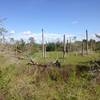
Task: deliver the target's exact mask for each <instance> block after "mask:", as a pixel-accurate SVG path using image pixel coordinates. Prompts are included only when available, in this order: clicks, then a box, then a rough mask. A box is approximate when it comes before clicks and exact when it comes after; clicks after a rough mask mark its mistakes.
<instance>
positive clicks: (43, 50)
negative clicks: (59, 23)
mask: <svg viewBox="0 0 100 100" xmlns="http://www.w3.org/2000/svg"><path fill="white" fill-rule="evenodd" d="M42 57H43V58H44V57H45V48H44V33H43V29H42Z"/></svg>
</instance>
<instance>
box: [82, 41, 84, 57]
mask: <svg viewBox="0 0 100 100" xmlns="http://www.w3.org/2000/svg"><path fill="white" fill-rule="evenodd" d="M82 56H84V41H82Z"/></svg>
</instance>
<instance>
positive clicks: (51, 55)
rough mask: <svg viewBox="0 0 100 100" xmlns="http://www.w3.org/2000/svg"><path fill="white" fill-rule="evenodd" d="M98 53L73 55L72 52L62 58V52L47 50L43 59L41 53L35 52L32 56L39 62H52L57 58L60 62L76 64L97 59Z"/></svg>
mask: <svg viewBox="0 0 100 100" xmlns="http://www.w3.org/2000/svg"><path fill="white" fill-rule="evenodd" d="M99 57H100V55H99V53H94V54H91V55H88V56H87V55H85V56H81V55H77V56H76V55H75V54H74V53H70V54H68V55H67V54H66V56H65V58H64V59H63V57H62V52H47V57H46V58H45V59H43V58H42V53H41V52H39V53H35V54H33V55H32V58H33V59H34V60H35V61H37V62H40V63H48V62H53V61H55V60H56V59H58V60H59V61H60V62H61V63H62V64H64V65H65V64H72V65H77V64H80V63H85V62H88V61H91V60H92V61H94V60H96V59H99Z"/></svg>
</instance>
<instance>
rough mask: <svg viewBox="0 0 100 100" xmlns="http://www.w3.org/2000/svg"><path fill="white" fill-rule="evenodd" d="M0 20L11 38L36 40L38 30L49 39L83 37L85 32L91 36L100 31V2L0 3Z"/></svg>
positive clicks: (24, 0) (18, 0)
mask: <svg viewBox="0 0 100 100" xmlns="http://www.w3.org/2000/svg"><path fill="white" fill-rule="evenodd" d="M0 17H1V18H7V20H6V22H5V23H6V27H7V29H8V31H9V32H11V33H13V35H12V37H14V38H27V37H29V36H36V39H40V33H41V29H42V28H44V32H45V33H46V34H47V37H49V38H51V39H52V37H53V38H54V37H55V38H57V36H58V38H59V37H61V34H62V35H63V34H64V33H66V35H70V36H74V35H75V36H77V37H78V38H84V36H85V30H86V29H88V31H89V34H90V35H91V37H93V35H94V34H95V33H99V32H100V0H0ZM53 34H56V35H54V36H53ZM50 36H51V37H50Z"/></svg>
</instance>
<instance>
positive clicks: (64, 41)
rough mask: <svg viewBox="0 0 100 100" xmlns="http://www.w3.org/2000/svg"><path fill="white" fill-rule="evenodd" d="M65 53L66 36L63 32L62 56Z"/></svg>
mask: <svg viewBox="0 0 100 100" xmlns="http://www.w3.org/2000/svg"><path fill="white" fill-rule="evenodd" d="M65 54H66V38H65V34H64V37H63V58H64V57H65Z"/></svg>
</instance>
